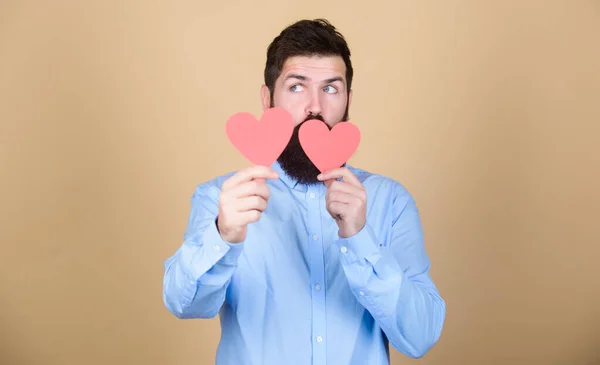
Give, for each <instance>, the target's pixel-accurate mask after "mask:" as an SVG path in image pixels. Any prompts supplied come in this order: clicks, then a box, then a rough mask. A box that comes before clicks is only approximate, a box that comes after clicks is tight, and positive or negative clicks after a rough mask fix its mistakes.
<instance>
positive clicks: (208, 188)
mask: <svg viewBox="0 0 600 365" xmlns="http://www.w3.org/2000/svg"><path fill="white" fill-rule="evenodd" d="M234 174H235V171H230V172H226V173H222V174H221V175H217V176H216V177H212V178H210V179H207V180H203V181H200V182H199V183H197V184H196V186H195V190H194V195H198V194H212V195H214V194H219V193H220V192H221V189H222V187H223V183H224V182H225V181H227V179H229V178H230V177H231V176H233V175H234Z"/></svg>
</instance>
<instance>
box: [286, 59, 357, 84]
mask: <svg viewBox="0 0 600 365" xmlns="http://www.w3.org/2000/svg"><path fill="white" fill-rule="evenodd" d="M292 74H294V75H301V76H304V77H306V78H307V79H310V80H311V81H317V82H318V81H322V80H324V79H330V78H332V77H338V76H341V77H343V79H344V80H345V76H346V64H345V63H344V60H343V59H342V58H341V57H339V56H294V57H290V58H288V59H287V60H286V61H285V63H284V64H283V68H282V70H281V78H282V80H285V79H286V78H287V77H288V76H289V75H292Z"/></svg>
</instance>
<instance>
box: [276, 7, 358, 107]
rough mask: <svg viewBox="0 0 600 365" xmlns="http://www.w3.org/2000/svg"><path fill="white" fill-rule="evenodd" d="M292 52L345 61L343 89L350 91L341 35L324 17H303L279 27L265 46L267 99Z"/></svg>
mask: <svg viewBox="0 0 600 365" xmlns="http://www.w3.org/2000/svg"><path fill="white" fill-rule="evenodd" d="M294 56H340V57H341V58H342V59H343V60H344V63H345V64H346V83H347V92H348V93H350V90H351V87H352V76H353V74H354V70H353V69H352V62H351V61H350V49H349V48H348V44H347V43H346V40H345V39H344V36H343V35H342V34H341V33H340V32H339V31H338V30H337V29H336V28H335V27H334V26H333V25H331V23H330V22H329V21H327V20H326V19H315V20H306V19H305V20H300V21H298V22H296V23H294V24H292V25H290V26H288V27H287V28H285V29H284V30H283V31H281V33H280V34H279V35H278V36H277V37H276V38H275V39H274V40H273V42H271V44H270V45H269V47H268V49H267V62H266V65H265V75H264V77H265V85H266V86H267V87H268V88H269V91H270V94H271V102H273V92H274V90H275V81H276V80H277V78H278V77H279V75H280V74H281V70H282V68H283V64H284V63H285V61H286V60H287V59H288V58H289V57H294Z"/></svg>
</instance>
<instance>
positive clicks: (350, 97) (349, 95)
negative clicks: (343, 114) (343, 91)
mask: <svg viewBox="0 0 600 365" xmlns="http://www.w3.org/2000/svg"><path fill="white" fill-rule="evenodd" d="M350 104H352V90H350V92H349V93H348V109H350Z"/></svg>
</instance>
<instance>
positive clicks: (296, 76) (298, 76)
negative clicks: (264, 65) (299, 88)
mask: <svg viewBox="0 0 600 365" xmlns="http://www.w3.org/2000/svg"><path fill="white" fill-rule="evenodd" d="M289 79H298V80H301V81H306V80H309V78H308V77H306V76H302V75H298V74H289V75H287V76H286V77H285V80H283V81H287V80H289Z"/></svg>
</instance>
